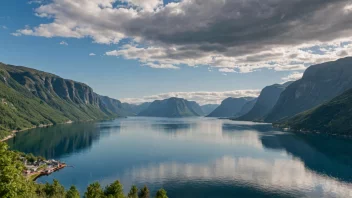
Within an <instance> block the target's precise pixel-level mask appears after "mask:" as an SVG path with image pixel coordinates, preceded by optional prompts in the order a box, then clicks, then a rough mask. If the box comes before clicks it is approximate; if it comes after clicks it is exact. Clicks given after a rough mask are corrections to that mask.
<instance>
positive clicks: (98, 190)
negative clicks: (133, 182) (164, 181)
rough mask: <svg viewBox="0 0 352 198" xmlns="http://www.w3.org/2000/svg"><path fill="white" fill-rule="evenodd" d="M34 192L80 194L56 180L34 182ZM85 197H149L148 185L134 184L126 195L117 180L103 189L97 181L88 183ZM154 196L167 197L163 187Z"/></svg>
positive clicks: (52, 196) (48, 197)
mask: <svg viewBox="0 0 352 198" xmlns="http://www.w3.org/2000/svg"><path fill="white" fill-rule="evenodd" d="M36 187H37V188H36V191H35V194H36V195H37V196H38V197H45V198H56V197H58V198H59V197H60V198H61V197H62V198H80V197H81V195H80V193H79V192H78V190H77V188H76V187H75V186H71V188H70V189H68V190H67V191H65V188H64V187H63V186H62V185H61V184H60V183H59V182H58V181H57V180H54V181H53V183H52V184H49V183H46V184H36ZM84 197H85V198H149V197H150V193H149V189H148V187H146V186H144V187H143V188H142V189H140V190H138V188H137V187H136V186H132V187H131V189H130V191H129V193H128V194H127V195H125V194H124V192H123V186H122V184H121V183H120V182H119V181H115V182H114V183H112V184H110V185H108V186H106V187H105V189H103V188H102V187H101V186H100V184H99V183H98V182H95V183H93V184H90V185H89V186H88V187H87V190H86V192H85V193H84ZM155 197H156V198H167V194H166V191H165V190H164V189H160V190H158V192H157V193H156V195H155Z"/></svg>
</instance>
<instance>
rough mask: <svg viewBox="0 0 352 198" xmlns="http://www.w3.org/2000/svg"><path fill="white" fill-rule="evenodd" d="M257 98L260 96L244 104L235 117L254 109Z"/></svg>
mask: <svg viewBox="0 0 352 198" xmlns="http://www.w3.org/2000/svg"><path fill="white" fill-rule="evenodd" d="M257 99H258V98H255V99H253V100H251V101H248V102H247V103H246V104H244V105H243V107H242V109H241V111H240V112H238V113H237V114H236V115H235V117H240V116H243V115H245V114H247V113H248V112H249V111H250V110H252V109H253V107H254V105H255V104H256V103H257Z"/></svg>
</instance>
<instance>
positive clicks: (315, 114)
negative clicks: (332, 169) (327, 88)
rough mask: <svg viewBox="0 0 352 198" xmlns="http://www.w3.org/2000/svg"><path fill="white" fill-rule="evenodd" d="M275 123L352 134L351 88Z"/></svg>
mask: <svg viewBox="0 0 352 198" xmlns="http://www.w3.org/2000/svg"><path fill="white" fill-rule="evenodd" d="M277 125H278V126H280V127H290V128H291V129H294V130H305V131H319V132H323V133H329V134H340V135H352V89H350V90H348V91H346V92H345V93H343V94H342V95H340V96H338V97H336V98H334V99H333V100H331V101H330V102H327V103H325V104H323V105H320V106H319V107H317V108H314V109H311V110H308V111H306V112H303V113H301V114H298V115H296V116H294V117H293V118H291V119H289V120H287V121H284V122H282V123H279V124H277Z"/></svg>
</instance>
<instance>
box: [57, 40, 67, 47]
mask: <svg viewBox="0 0 352 198" xmlns="http://www.w3.org/2000/svg"><path fill="white" fill-rule="evenodd" d="M59 44H60V45H66V46H67V45H68V43H67V42H66V41H61V42H60V43H59Z"/></svg>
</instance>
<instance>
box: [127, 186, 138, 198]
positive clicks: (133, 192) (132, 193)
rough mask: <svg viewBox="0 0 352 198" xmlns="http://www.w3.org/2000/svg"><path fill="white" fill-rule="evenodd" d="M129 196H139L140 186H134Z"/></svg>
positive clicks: (130, 197) (136, 197)
mask: <svg viewBox="0 0 352 198" xmlns="http://www.w3.org/2000/svg"><path fill="white" fill-rule="evenodd" d="M127 198H138V188H137V186H132V187H131V190H130V192H129V193H128V195H127Z"/></svg>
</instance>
